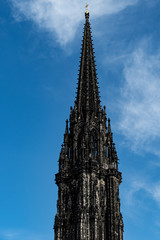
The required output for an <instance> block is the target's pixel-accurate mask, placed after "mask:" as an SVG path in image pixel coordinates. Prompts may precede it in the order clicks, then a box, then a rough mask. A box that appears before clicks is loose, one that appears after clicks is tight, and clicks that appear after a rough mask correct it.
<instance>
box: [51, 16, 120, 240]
mask: <svg viewBox="0 0 160 240" xmlns="http://www.w3.org/2000/svg"><path fill="white" fill-rule="evenodd" d="M68 125H69V126H68ZM121 180H122V177H121V173H120V172H119V171H118V157H117V153H116V148H115V144H114V143H113V136H112V131H111V125H110V119H107V116H106V111H105V107H104V108H103V109H102V107H101V105H100V97H99V91H98V83H97V74H96V65H95V60H94V51H93V44H92V37H91V29H90V23H89V13H88V12H86V13H85V26H84V36H83V44H82V52H81V62H80V69H79V80H78V88H77V96H76V101H75V105H74V108H72V107H71V112H70V119H69V121H68V120H67V121H66V130H65V134H64V144H63V145H62V149H61V152H60V157H59V172H58V173H57V174H56V184H57V185H58V201H57V215H56V217H55V224H54V235H55V240H123V220H122V215H121V212H120V199H119V185H120V183H121Z"/></svg>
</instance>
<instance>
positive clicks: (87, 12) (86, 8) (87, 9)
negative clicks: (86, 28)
mask: <svg viewBox="0 0 160 240" xmlns="http://www.w3.org/2000/svg"><path fill="white" fill-rule="evenodd" d="M86 13H88V3H87V4H86Z"/></svg>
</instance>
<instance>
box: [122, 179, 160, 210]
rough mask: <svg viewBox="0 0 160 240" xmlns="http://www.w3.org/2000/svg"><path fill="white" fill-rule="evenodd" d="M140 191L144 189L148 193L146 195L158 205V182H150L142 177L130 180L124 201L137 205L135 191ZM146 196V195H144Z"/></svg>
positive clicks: (159, 185) (159, 187)
mask: <svg viewBox="0 0 160 240" xmlns="http://www.w3.org/2000/svg"><path fill="white" fill-rule="evenodd" d="M140 191H145V192H146V193H147V194H148V197H150V198H152V199H153V200H154V201H156V203H157V204H158V206H159V207H160V182H157V183H153V182H152V183H151V182H147V181H145V180H144V179H140V178H139V179H137V180H134V181H133V182H131V185H130V186H129V189H128V190H127V194H126V199H125V200H126V203H127V204H128V205H135V204H136V205H137V200H138V199H137V197H136V195H137V193H138V192H140ZM146 198H147V197H146Z"/></svg>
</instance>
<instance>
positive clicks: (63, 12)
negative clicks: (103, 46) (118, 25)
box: [10, 0, 138, 45]
mask: <svg viewBox="0 0 160 240" xmlns="http://www.w3.org/2000/svg"><path fill="white" fill-rule="evenodd" d="M10 1H11V3H12V6H13V14H14V17H15V19H16V20H18V21H22V20H24V19H25V20H31V21H33V22H34V23H36V25H37V26H38V27H39V28H42V29H45V30H47V31H48V32H51V33H53V34H55V35H56V39H57V41H58V42H59V43H60V44H61V45H64V44H66V43H68V42H69V41H71V40H72V39H73V38H74V36H75V33H76V30H77V28H78V25H79V23H80V22H81V20H83V19H84V6H85V2H83V1H77V0H59V1H57V0H10ZM137 1H138V0H121V1H119V0H118V1H116V0H108V1H105V0H100V1H96V0H92V1H91V0H89V1H88V3H89V5H90V9H92V10H91V12H92V14H91V15H92V16H93V17H99V16H103V15H107V14H108V15H109V14H114V13H117V12H119V11H121V10H123V9H124V8H126V7H127V6H130V5H133V4H135V3H136V2H137Z"/></svg>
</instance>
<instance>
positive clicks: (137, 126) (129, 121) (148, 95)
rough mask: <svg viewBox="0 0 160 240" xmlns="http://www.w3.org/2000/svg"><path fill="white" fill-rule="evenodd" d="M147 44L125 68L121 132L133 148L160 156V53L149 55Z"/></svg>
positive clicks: (132, 57)
mask: <svg viewBox="0 0 160 240" xmlns="http://www.w3.org/2000/svg"><path fill="white" fill-rule="evenodd" d="M147 44H148V42H147V41H143V42H142V43H141V44H140V46H139V47H138V48H137V49H136V50H135V51H134V52H133V54H132V56H131V58H130V60H129V61H128V62H127V63H126V65H125V68H124V76H125V83H124V86H123V87H122V89H121V90H122V91H121V95H122V99H123V100H122V101H121V103H120V108H121V121H120V130H121V131H122V133H123V135H124V136H125V137H126V139H127V140H129V142H130V143H131V146H132V147H133V149H141V150H147V151H150V152H152V153H155V154H157V155H159V154H160V151H159V142H160V52H158V53H156V54H150V53H149V51H148V50H147Z"/></svg>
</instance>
